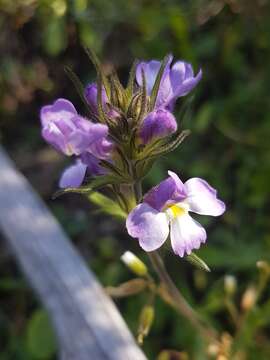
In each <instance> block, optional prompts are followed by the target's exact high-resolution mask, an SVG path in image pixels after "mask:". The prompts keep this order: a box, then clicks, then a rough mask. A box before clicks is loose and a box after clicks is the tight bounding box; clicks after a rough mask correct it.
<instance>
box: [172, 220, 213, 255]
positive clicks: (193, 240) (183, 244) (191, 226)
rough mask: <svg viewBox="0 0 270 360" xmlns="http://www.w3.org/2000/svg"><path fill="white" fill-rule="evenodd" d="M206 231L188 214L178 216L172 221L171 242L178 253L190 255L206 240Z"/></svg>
mask: <svg viewBox="0 0 270 360" xmlns="http://www.w3.org/2000/svg"><path fill="white" fill-rule="evenodd" d="M206 237H207V236H206V231H205V229H204V228H203V227H202V226H201V224H200V223H198V222H197V221H196V220H194V219H192V217H191V216H189V215H188V214H186V215H181V216H178V217H176V218H175V219H174V220H172V222H171V243H172V248H173V251H174V253H175V254H176V255H179V256H181V257H183V256H184V255H185V254H188V255H190V254H191V252H192V250H194V249H199V247H200V245H201V243H205V241H206Z"/></svg>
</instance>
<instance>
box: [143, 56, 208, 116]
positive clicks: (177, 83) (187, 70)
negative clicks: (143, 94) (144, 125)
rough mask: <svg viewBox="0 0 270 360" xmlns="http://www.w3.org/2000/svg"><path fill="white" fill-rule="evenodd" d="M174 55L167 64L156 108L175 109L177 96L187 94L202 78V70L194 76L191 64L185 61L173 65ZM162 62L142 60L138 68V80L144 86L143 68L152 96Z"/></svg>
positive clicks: (148, 90)
mask: <svg viewBox="0 0 270 360" xmlns="http://www.w3.org/2000/svg"><path fill="white" fill-rule="evenodd" d="M172 59H173V58H172V56H170V57H169V60H168V62H167V64H166V66H165V69H164V72H163V75H162V79H161V82H160V87H159V91H158V96H157V100H156V105H155V108H160V107H162V108H167V109H169V110H171V111H172V110H173V107H174V104H175V102H176V100H177V98H179V97H181V96H185V95H187V94H188V93H189V92H190V91H191V90H192V89H193V88H194V87H195V86H196V85H197V84H198V82H199V81H200V80H201V77H202V71H201V70H199V72H198V74H197V75H196V76H194V72H193V69H192V66H191V64H189V63H187V62H185V61H177V62H176V63H175V64H173V66H172V67H171V63H172ZM160 66H161V62H160V61H156V60H151V61H149V62H141V63H139V64H138V66H137V69H136V80H137V82H138V84H139V85H140V86H142V70H143V71H144V74H145V78H146V86H147V94H148V95H149V96H150V95H151V92H152V89H153V86H154V83H155V80H156V77H157V74H158V71H159V69H160Z"/></svg>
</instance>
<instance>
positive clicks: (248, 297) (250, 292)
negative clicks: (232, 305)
mask: <svg viewBox="0 0 270 360" xmlns="http://www.w3.org/2000/svg"><path fill="white" fill-rule="evenodd" d="M256 300H257V290H256V288H255V287H254V286H250V287H249V288H247V289H246V291H245V292H244V295H243V297H242V301H241V307H242V309H243V310H244V311H248V310H250V309H252V308H253V306H254V305H255V303H256Z"/></svg>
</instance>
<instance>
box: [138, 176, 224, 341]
mask: <svg viewBox="0 0 270 360" xmlns="http://www.w3.org/2000/svg"><path fill="white" fill-rule="evenodd" d="M134 193H135V197H136V199H137V201H139V200H140V199H141V193H142V188H141V183H140V182H139V181H138V182H136V183H135V185H134ZM148 256H149V258H150V260H151V263H152V265H153V268H154V270H155V272H156V273H157V275H158V277H159V279H160V281H161V283H162V284H163V286H164V288H165V289H166V291H167V293H168V295H169V296H170V298H171V299H172V303H173V305H174V308H175V309H176V310H177V311H178V312H179V313H180V314H181V315H182V316H184V317H185V318H186V319H188V320H189V321H190V323H191V324H192V325H193V326H194V328H196V329H197V330H198V332H199V333H200V334H201V336H202V337H203V338H204V339H205V340H206V341H207V342H216V341H217V340H218V338H217V333H216V331H215V330H214V329H212V328H210V326H209V325H208V324H206V323H205V322H204V320H203V319H201V317H200V316H199V314H197V313H196V312H195V311H194V310H193V309H192V307H191V306H190V305H189V304H188V303H187V301H186V300H185V298H184V297H183V295H182V294H181V292H180V291H179V289H178V288H177V287H176V285H175V284H174V282H173V280H172V278H171V277H170V275H169V274H168V272H167V270H166V267H165V264H164V262H163V260H162V258H161V256H160V255H159V253H158V252H157V251H152V252H149V253H148Z"/></svg>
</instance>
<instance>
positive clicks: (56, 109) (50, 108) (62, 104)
mask: <svg viewBox="0 0 270 360" xmlns="http://www.w3.org/2000/svg"><path fill="white" fill-rule="evenodd" d="M74 115H77V111H76V109H75V107H74V106H73V104H72V103H71V102H70V101H69V100H66V99H62V98H60V99H57V100H56V101H55V102H54V103H53V104H52V105H46V106H43V107H42V108H41V111H40V120H41V124H42V126H46V125H47V124H48V123H49V122H51V121H52V120H54V121H56V120H58V119H70V118H72V117H73V116H74Z"/></svg>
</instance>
